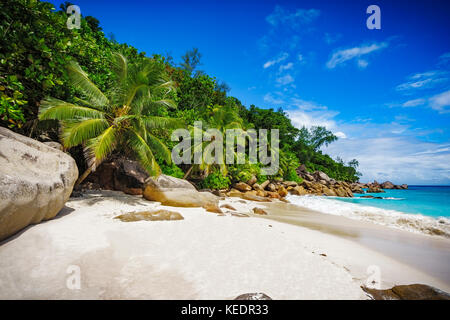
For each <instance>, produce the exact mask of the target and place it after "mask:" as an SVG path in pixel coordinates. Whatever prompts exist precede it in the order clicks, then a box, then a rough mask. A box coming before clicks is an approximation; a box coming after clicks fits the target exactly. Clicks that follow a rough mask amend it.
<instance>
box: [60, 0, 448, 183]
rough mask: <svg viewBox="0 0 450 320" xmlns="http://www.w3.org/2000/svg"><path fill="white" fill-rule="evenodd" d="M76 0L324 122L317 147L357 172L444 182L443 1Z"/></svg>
mask: <svg viewBox="0 0 450 320" xmlns="http://www.w3.org/2000/svg"><path fill="white" fill-rule="evenodd" d="M73 2H74V3H75V4H77V5H79V6H80V8H81V12H82V14H83V15H92V16H94V17H96V18H97V19H99V20H100V23H101V27H102V28H103V30H104V32H105V34H107V35H108V34H109V33H113V34H114V35H115V37H116V39H117V41H119V42H126V43H128V44H130V45H133V46H135V47H136V48H138V49H139V50H141V51H144V52H146V53H147V54H152V53H161V54H164V53H170V54H171V55H172V56H173V57H174V58H175V61H177V62H178V61H179V58H180V56H181V55H182V54H183V53H184V52H185V51H186V50H188V49H191V48H192V47H197V48H199V50H200V52H201V53H202V55H203V57H202V62H203V64H202V65H201V66H200V67H199V69H201V70H204V71H205V72H206V73H208V74H210V75H213V76H216V77H217V78H218V79H220V80H223V81H225V82H226V83H227V84H228V85H229V86H230V87H231V91H230V94H231V95H233V96H235V97H237V98H238V99H240V100H241V101H242V102H243V103H244V104H245V105H247V106H248V105H250V104H255V105H257V106H259V107H263V108H270V107H272V108H279V107H282V108H283V109H284V110H285V111H286V112H287V113H288V114H289V115H290V117H291V119H292V121H293V123H294V124H295V125H296V126H299V127H301V126H303V125H306V126H313V125H323V126H326V127H327V128H328V129H329V130H332V131H333V132H334V133H335V134H336V135H337V136H339V137H340V139H339V140H338V141H337V142H335V143H333V144H332V145H330V146H329V147H327V148H325V149H324V151H325V152H327V153H329V154H330V155H332V156H333V157H336V156H340V157H341V158H343V159H344V160H346V161H348V160H351V159H353V158H356V159H358V160H359V162H360V171H361V172H362V173H363V177H362V179H361V180H362V181H368V180H373V179H377V180H383V181H384V180H386V179H390V180H391V181H393V182H394V183H409V184H450V126H449V123H450V34H449V31H450V19H448V15H449V12H450V4H449V3H448V2H447V1H438V0H434V1H425V0H423V1H401V0H396V1H348V0H344V1H331V0H330V1H322V0H316V1H276V2H275V1H264V2H263V1H234V0H228V1H220V2H217V3H216V2H213V1H203V2H201V1H171V2H170V3H165V2H161V1H158V2H156V1H134V0H129V1H73ZM52 3H54V4H55V5H56V6H57V7H58V6H59V4H60V3H61V1H52ZM371 4H376V5H378V6H379V7H380V9H381V30H369V29H368V28H367V27H366V19H367V18H368V16H369V14H367V13H366V8H367V7H368V6H369V5H371Z"/></svg>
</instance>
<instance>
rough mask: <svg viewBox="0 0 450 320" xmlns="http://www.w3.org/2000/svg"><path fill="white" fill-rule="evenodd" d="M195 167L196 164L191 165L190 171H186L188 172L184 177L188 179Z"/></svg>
mask: <svg viewBox="0 0 450 320" xmlns="http://www.w3.org/2000/svg"><path fill="white" fill-rule="evenodd" d="M193 167H194V165H191V167H190V168H189V169H188V171H186V174H185V175H184V177H183V179H186V178H187V177H188V176H189V175H190V174H191V171H192V168H193Z"/></svg>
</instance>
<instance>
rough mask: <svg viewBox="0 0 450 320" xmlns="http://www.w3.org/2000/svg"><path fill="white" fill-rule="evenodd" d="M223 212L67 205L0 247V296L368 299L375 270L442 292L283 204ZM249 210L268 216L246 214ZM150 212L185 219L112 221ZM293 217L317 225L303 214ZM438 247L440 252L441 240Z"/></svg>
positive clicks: (114, 197)
mask: <svg viewBox="0 0 450 320" xmlns="http://www.w3.org/2000/svg"><path fill="white" fill-rule="evenodd" d="M223 204H228V205H229V206H232V207H233V208H234V209H236V210H235V211H234V210H230V209H227V210H225V209H224V213H225V214H224V215H217V214H214V213H211V212H207V211H205V210H204V209H202V208H178V207H166V206H161V205H160V204H159V203H157V202H149V201H146V200H144V199H142V198H141V197H137V196H130V195H126V194H123V193H121V192H115V191H93V192H88V193H85V194H84V195H83V196H82V197H80V198H71V199H70V200H69V201H68V202H67V203H66V206H65V208H64V209H63V210H62V212H60V213H59V215H58V216H57V217H56V218H55V219H53V220H49V221H46V222H44V223H41V224H37V225H33V226H30V227H28V228H26V229H25V230H23V231H21V232H19V233H18V234H16V235H14V236H13V237H11V238H9V239H7V240H5V241H3V242H2V243H0V283H1V286H0V288H1V289H0V298H1V299H233V298H235V297H237V296H238V295H240V294H244V293H250V292H264V293H265V294H267V295H269V296H270V297H272V298H273V299H368V298H369V297H368V296H367V294H365V293H364V291H363V290H362V289H361V285H365V284H367V281H368V279H370V276H371V273H370V272H369V273H368V269H369V268H370V267H373V266H375V267H379V269H380V271H381V276H380V280H381V287H382V288H388V287H392V286H393V285H398V284H412V283H423V284H428V285H431V286H434V287H437V288H439V289H441V290H444V291H447V292H448V291H450V286H449V283H448V282H446V281H444V280H442V278H440V279H438V278H436V277H434V276H431V275H430V274H429V273H427V272H424V271H422V270H419V269H418V268H416V267H415V266H411V265H410V264H407V263H405V262H403V261H399V260H398V259H394V258H392V257H390V256H388V255H385V254H382V253H380V252H379V251H377V250H375V249H374V248H371V247H370V246H368V245H367V244H366V243H362V242H358V241H355V240H354V239H350V238H348V237H346V236H345V235H342V234H336V233H335V234H333V233H332V232H326V231H324V230H317V229H314V228H312V227H311V225H301V224H299V223H297V224H293V223H292V221H291V222H289V221H286V220H284V221H283V219H282V215H281V214H280V210H284V211H286V209H287V208H289V207H291V209H292V208H293V205H291V204H286V203H283V202H281V201H277V202H267V203H262V202H252V201H248V200H242V199H240V198H225V199H224V200H221V201H220V205H223ZM255 207H258V208H263V209H264V210H266V211H267V212H268V215H267V216H258V215H254V214H252V212H253V208H255ZM280 208H281V209H280ZM152 209H167V210H171V211H175V212H179V213H181V214H182V215H183V217H184V220H178V221H137V222H122V221H120V220H118V219H114V217H116V216H118V215H120V214H123V213H127V212H130V211H142V210H152ZM294 210H297V212H298V213H300V214H301V213H303V214H304V215H309V216H310V217H315V218H317V219H323V218H324V217H319V216H320V215H318V214H317V213H315V212H314V211H312V210H308V209H302V208H300V207H294ZM232 212H238V213H240V214H241V216H237V215H232V214H231V213H232ZM242 214H243V215H242ZM245 215H248V216H249V217H246V216H245ZM261 217H263V218H261ZM330 217H331V216H330ZM325 218H327V219H328V218H329V217H325ZM339 218H343V217H339ZM277 219H278V220H277ZM347 220H348V221H347V222H346V223H347V224H348V225H352V224H353V223H354V221H352V220H350V219H347ZM342 221H345V220H341V223H342ZM314 223H315V224H316V226H317V225H320V223H318V221H315V222H314ZM322 225H323V226H324V228H327V224H325V223H324V221H322ZM329 225H330V223H328V227H329ZM331 225H333V224H331ZM344 225H345V223H344ZM337 226H339V224H337V223H335V224H334V227H335V228H338V227H337ZM356 227H357V226H354V228H356ZM379 228H383V227H379ZM344 229H345V228H344ZM369 229H370V228H368V230H369ZM415 236H417V235H414V234H413V237H415ZM420 239H422V238H420ZM443 241H444V243H445V246H444V247H445V248H443V249H442V250H447V248H448V243H449V241H448V240H447V239H444V240H443ZM71 266H76V267H78V268H79V271H80V279H81V280H80V281H81V288H80V289H78V290H73V289H70V288H68V286H67V281H68V279H69V277H70V276H71V274H70V273H68V268H70V267H71ZM370 270H373V268H372V269H370ZM370 270H369V271H370Z"/></svg>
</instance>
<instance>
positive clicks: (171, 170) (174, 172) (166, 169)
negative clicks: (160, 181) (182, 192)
mask: <svg viewBox="0 0 450 320" xmlns="http://www.w3.org/2000/svg"><path fill="white" fill-rule="evenodd" d="M160 167H161V171H162V173H164V174H165V175H168V176H172V177H175V178H180V179H182V178H183V177H184V172H183V170H181V169H180V168H179V167H177V166H176V165H174V164H172V165H166V164H160Z"/></svg>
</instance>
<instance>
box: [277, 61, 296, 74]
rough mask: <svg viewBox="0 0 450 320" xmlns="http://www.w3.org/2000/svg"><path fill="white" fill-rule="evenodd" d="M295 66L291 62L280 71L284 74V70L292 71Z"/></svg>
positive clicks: (282, 66) (281, 67)
mask: <svg viewBox="0 0 450 320" xmlns="http://www.w3.org/2000/svg"><path fill="white" fill-rule="evenodd" d="M293 66H294V64H293V63H292V62H289V63H287V64H283V65H281V66H280V68H279V71H280V72H283V71H284V70H289V69H292V67H293Z"/></svg>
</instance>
